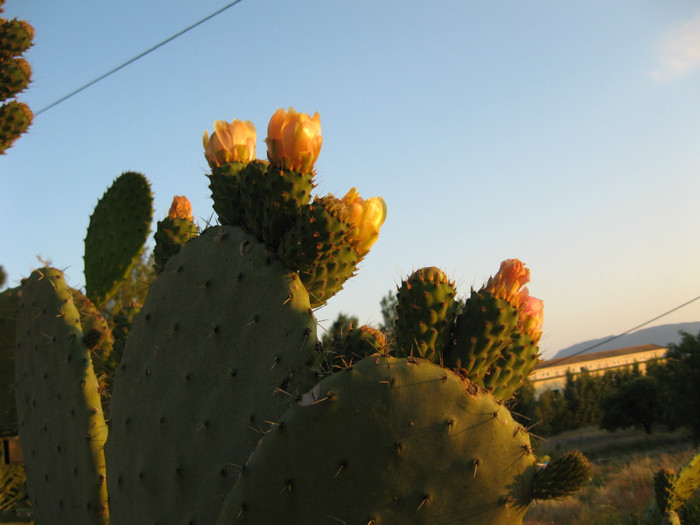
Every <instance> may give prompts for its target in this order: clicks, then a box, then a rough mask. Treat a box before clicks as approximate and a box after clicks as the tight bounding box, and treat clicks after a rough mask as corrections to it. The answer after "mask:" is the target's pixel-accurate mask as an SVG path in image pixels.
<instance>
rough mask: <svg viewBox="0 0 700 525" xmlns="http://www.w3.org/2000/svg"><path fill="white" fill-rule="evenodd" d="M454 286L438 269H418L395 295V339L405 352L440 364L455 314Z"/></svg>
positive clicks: (449, 337) (450, 334) (449, 338)
mask: <svg viewBox="0 0 700 525" xmlns="http://www.w3.org/2000/svg"><path fill="white" fill-rule="evenodd" d="M455 295H456V291H455V287H454V283H453V282H451V281H450V280H449V279H448V278H447V276H446V275H445V274H444V273H443V272H442V270H440V269H439V268H435V267H434V266H433V267H429V268H421V269H420V270H416V271H415V272H413V273H412V274H411V275H410V276H409V277H408V279H406V280H404V281H403V282H402V283H401V286H400V287H399V289H398V292H397V294H396V299H397V306H396V313H397V318H396V342H397V344H398V346H399V348H400V349H401V351H402V352H403V353H404V355H413V356H417V357H423V358H425V359H428V360H429V361H432V362H433V363H441V362H442V359H443V354H444V352H445V349H446V348H447V346H448V345H449V344H450V340H451V336H452V323H453V321H454V317H455V314H456V307H457V305H456V304H455Z"/></svg>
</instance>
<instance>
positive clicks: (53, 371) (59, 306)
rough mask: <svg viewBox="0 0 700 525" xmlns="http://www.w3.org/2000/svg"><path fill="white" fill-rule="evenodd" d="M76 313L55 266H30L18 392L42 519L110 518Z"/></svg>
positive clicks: (21, 315) (94, 388) (99, 423)
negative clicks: (36, 268)
mask: <svg viewBox="0 0 700 525" xmlns="http://www.w3.org/2000/svg"><path fill="white" fill-rule="evenodd" d="M83 338H84V334H83V331H82V329H81V324H80V313H79V312H78V309H77V308H76V307H75V305H74V303H73V295H72V292H71V290H70V289H69V287H68V286H67V284H66V282H65V280H64V278H63V275H62V274H61V272H60V271H58V270H55V269H51V268H44V269H41V270H36V271H34V272H33V273H32V274H31V276H30V277H29V278H28V279H27V281H26V282H25V283H24V284H23V286H22V297H21V299H20V305H19V311H18V316H17V341H16V364H15V380H16V385H17V387H16V388H17V389H16V397H17V414H18V418H19V433H20V439H21V440H22V448H23V454H24V460H25V463H26V465H27V485H28V488H29V494H30V496H31V499H32V504H33V507H34V517H35V519H36V521H37V522H39V523H57V522H59V523H76V524H78V523H94V524H106V523H108V521H109V513H108V509H107V491H106V484H105V462H104V444H105V441H106V438H107V425H106V424H105V420H104V417H103V413H102V406H101V403H100V395H99V393H98V384H97V378H96V377H95V373H94V370H93V367H92V362H91V359H90V351H89V349H88V348H87V347H86V346H85V344H84V342H83V341H84V339H83Z"/></svg>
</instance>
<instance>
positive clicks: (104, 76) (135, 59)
mask: <svg viewBox="0 0 700 525" xmlns="http://www.w3.org/2000/svg"><path fill="white" fill-rule="evenodd" d="M242 1H243V0H235V1H233V2H231V3H229V4H226V5H225V6H224V7H222V8H221V9H219V10H218V11H215V12H213V13H212V14H210V15H208V16H206V17H204V18H202V19H201V20H199V21H197V22H195V23H194V24H192V25H190V26H187V27H186V28H185V29H183V30H181V31H179V32H177V33H175V34H174V35H172V36H170V37H168V38H166V39H165V40H163V41H162V42H159V43H158V44H156V45H155V46H153V47H151V48H149V49H147V50H146V51H144V52H142V53H139V54H138V55H136V56H135V57H133V58H130V59H129V60H127V61H126V62H124V63H123V64H120V65H119V66H117V67H115V68H114V69H110V70H109V71H107V72H106V73H104V74H103V75H100V76H99V77H97V78H96V79H94V80H91V81H90V82H88V83H87V84H85V85H83V86H80V87H79V88H78V89H75V90H73V91H71V92H70V93H68V94H67V95H64V96H62V97H61V98H59V99H58V100H56V101H54V102H52V103H51V104H49V105H48V106H46V107H43V108H41V109H40V110H39V111H35V112H34V115H41V114H42V113H44V112H45V111H48V110H49V109H51V108H53V107H56V106H58V105H59V104H60V103H62V102H65V101H66V100H68V99H69V98H71V97H73V96H75V95H77V94H78V93H80V92H81V91H85V90H86V89H87V88H89V87H91V86H94V85H95V84H97V83H98V82H99V81H101V80H104V79H105V78H107V77H108V76H110V75H113V74H114V73H116V72H117V71H119V70H120V69H124V68H125V67H126V66H128V65H130V64H133V63H134V62H136V61H137V60H138V59H140V58H143V57H145V56H146V55H148V54H149V53H152V52H153V51H155V50H156V49H158V48H159V47H162V46H164V45H165V44H167V43H169V42H172V41H173V40H175V39H176V38H178V37H180V36H182V35H184V34H185V33H187V32H188V31H190V30H191V29H194V28H195V27H197V26H200V25H202V24H203V23H204V22H207V21H208V20H211V19H212V18H214V17H215V16H217V15H220V14H221V13H223V12H224V11H226V10H227V9H229V8H231V7H233V6H234V5H236V4H238V3H240V2H242Z"/></svg>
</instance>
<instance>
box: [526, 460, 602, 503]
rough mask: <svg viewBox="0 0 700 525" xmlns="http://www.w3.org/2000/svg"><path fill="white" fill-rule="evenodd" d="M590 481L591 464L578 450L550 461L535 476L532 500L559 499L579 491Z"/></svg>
mask: <svg viewBox="0 0 700 525" xmlns="http://www.w3.org/2000/svg"><path fill="white" fill-rule="evenodd" d="M590 479H591V464H590V463H589V461H588V459H586V456H584V455H583V454H581V452H579V451H578V450H574V451H571V452H566V453H565V454H562V455H561V456H559V457H556V458H554V459H553V460H551V461H550V462H549V463H548V464H547V465H546V466H545V467H544V468H541V469H539V470H538V471H537V473H536V474H535V480H534V483H533V487H532V498H533V499H559V498H563V497H566V496H569V495H571V494H573V493H574V492H576V491H577V490H579V489H580V488H581V487H582V486H583V485H584V484H585V483H587V482H588V481H590Z"/></svg>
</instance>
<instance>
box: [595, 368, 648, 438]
mask: <svg viewBox="0 0 700 525" xmlns="http://www.w3.org/2000/svg"><path fill="white" fill-rule="evenodd" d="M660 413H661V386H660V384H659V381H658V380H657V379H656V378H655V377H652V376H640V377H636V378H635V379H633V380H632V381H630V382H629V383H626V384H624V385H623V386H622V387H621V388H620V389H619V390H618V391H617V392H614V393H612V394H610V395H609V396H608V397H606V398H605V400H604V401H603V418H602V421H601V427H602V428H604V429H605V430H608V431H610V432H612V431H614V430H617V429H619V428H628V427H641V428H643V429H644V431H645V432H646V433H647V434H650V433H651V430H652V427H653V425H654V424H655V423H657V422H658V421H659V415H660Z"/></svg>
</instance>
